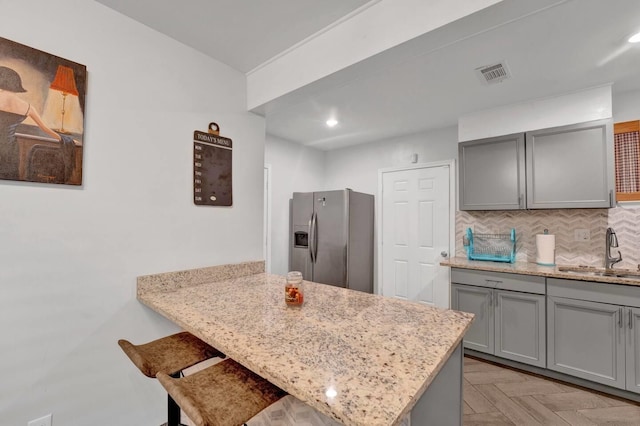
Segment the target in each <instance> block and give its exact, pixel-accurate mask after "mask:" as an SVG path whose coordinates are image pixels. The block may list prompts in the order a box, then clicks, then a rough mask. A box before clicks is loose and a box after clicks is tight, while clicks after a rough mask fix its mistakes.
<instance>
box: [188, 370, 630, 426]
mask: <svg viewBox="0 0 640 426" xmlns="http://www.w3.org/2000/svg"><path fill="white" fill-rule="evenodd" d="M218 361H220V360H219V359H213V360H209V361H205V362H204V363H202V364H199V365H197V366H194V367H192V369H190V370H187V371H186V373H187V374H191V373H194V372H195V371H197V370H200V369H201V368H204V367H206V366H208V365H211V364H213V363H216V362H218ZM182 423H184V424H185V425H189V426H191V425H193V423H192V422H191V421H190V420H189V419H188V418H187V417H186V416H185V415H184V414H183V416H182ZM320 424H322V423H320ZM480 425H482V426H535V425H563V426H568V425H572V426H593V425H598V426H605V425H606V426H622V425H629V426H631V425H633V426H640V404H637V403H635V402H633V401H628V400H625V399H620V398H615V397H611V396H606V395H604V394H601V393H598V392H594V391H590V390H587V389H585V388H581V387H578V386H574V385H570V384H565V383H561V382H559V381H555V380H551V379H547V378H543V377H540V376H536V375H533V374H528V373H525V372H522V371H519V370H515V369H511V368H507V367H502V366H499V365H497V364H493V363H490V362H487V361H483V360H480V359H476V358H471V357H465V358H464V426H480Z"/></svg>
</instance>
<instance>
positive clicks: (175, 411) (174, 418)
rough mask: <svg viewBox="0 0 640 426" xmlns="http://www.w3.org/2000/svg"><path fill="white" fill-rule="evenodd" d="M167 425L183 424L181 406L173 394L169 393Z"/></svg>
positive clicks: (178, 425) (179, 425)
mask: <svg viewBox="0 0 640 426" xmlns="http://www.w3.org/2000/svg"><path fill="white" fill-rule="evenodd" d="M167 426H181V423H180V407H179V406H178V404H176V402H175V401H174V400H173V398H171V395H167Z"/></svg>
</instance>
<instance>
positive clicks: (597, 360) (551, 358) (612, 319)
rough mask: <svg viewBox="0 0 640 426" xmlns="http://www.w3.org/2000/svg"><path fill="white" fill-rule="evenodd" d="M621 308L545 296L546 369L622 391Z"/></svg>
mask: <svg viewBox="0 0 640 426" xmlns="http://www.w3.org/2000/svg"><path fill="white" fill-rule="evenodd" d="M622 311H623V308H622V307H620V306H618V305H611V304H607V303H596V302H586V301H582V300H574V299H565V298H562V297H554V296H548V297H547V336H548V340H547V368H548V369H550V370H555V371H559V372H561V373H566V374H570V375H572V376H576V377H581V378H583V379H587V380H591V381H594V382H598V383H603V384H605V385H609V386H613V387H616V388H621V389H624V388H625V342H624V334H625V333H624V332H625V328H624V324H623V318H622V317H623V312H622Z"/></svg>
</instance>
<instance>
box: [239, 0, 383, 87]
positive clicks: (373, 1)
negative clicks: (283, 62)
mask: <svg viewBox="0 0 640 426" xmlns="http://www.w3.org/2000/svg"><path fill="white" fill-rule="evenodd" d="M380 1H382V0H370V1H368V2H367V3H365V4H363V5H362V6H360V7H358V8H357V9H354V10H353V11H351V12H349V13H347V14H346V15H344V16H341V17H340V18H339V19H337V20H336V21H334V22H332V23H331V24H329V25H327V26H326V27H324V28H322V29H321V30H318V31H316V32H315V33H313V34H311V35H310V36H308V37H306V38H304V39H302V40H300V41H299V42H297V43H296V44H294V45H293V46H291V47H289V48H287V49H285V50H283V51H282V52H280V53H278V54H277V55H275V56H273V57H271V58H269V59H267V60H266V61H264V62H263V63H261V64H260V65H257V66H256V67H255V68H253V69H251V70H249V71H247V73H246V74H245V75H247V76H249V75H251V74H253V73H255V72H256V71H259V70H261V69H262V68H264V67H266V66H267V65H269V64H271V63H272V62H275V61H277V60H278V59H280V58H282V57H283V56H285V55H287V54H289V53H290V52H292V51H294V50H296V49H298V48H300V47H302V46H304V45H305V44H307V43H309V42H310V41H312V40H314V39H316V38H318V37H320V36H321V35H322V34H324V33H326V32H327V31H329V30H331V29H332V28H335V27H337V26H338V25H340V24H342V23H344V22H346V21H348V20H349V19H351V18H353V17H354V16H356V15H359V14H361V13H362V12H364V11H365V10H367V9H369V8H370V7H371V6H373V5H375V4H376V3H380Z"/></svg>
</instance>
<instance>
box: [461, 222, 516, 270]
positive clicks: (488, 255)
mask: <svg viewBox="0 0 640 426" xmlns="http://www.w3.org/2000/svg"><path fill="white" fill-rule="evenodd" d="M464 246H465V249H466V250H467V258H468V259H469V260H492V261H494V262H509V263H513V262H515V261H516V230H515V229H511V232H510V233H508V234H474V233H473V231H472V230H471V228H467V234H466V237H465V238H464Z"/></svg>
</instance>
